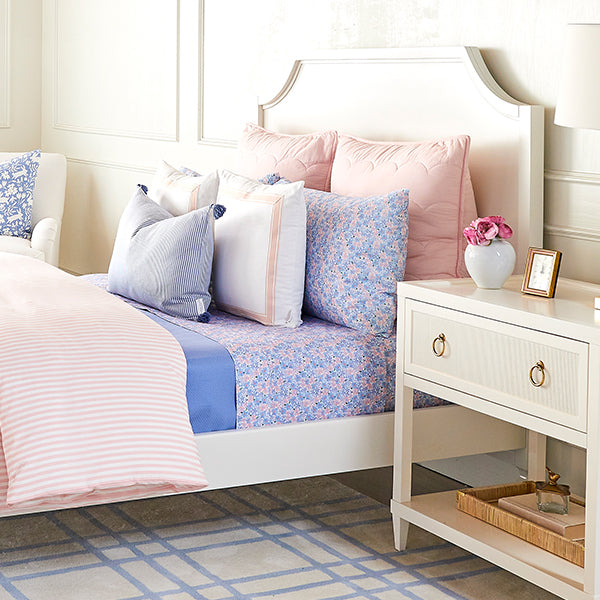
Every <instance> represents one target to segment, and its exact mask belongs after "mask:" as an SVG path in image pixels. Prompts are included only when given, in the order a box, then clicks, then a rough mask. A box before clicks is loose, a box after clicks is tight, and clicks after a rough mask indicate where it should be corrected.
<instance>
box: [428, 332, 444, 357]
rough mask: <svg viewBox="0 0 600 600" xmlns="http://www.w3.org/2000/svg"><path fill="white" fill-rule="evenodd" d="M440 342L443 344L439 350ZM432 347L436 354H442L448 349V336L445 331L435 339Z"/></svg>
mask: <svg viewBox="0 0 600 600" xmlns="http://www.w3.org/2000/svg"><path fill="white" fill-rule="evenodd" d="M438 342H439V343H440V344H441V349H440V350H438ZM431 348H432V350H433V353H434V354H435V355H436V356H442V355H443V354H444V352H445V351H446V336H445V335H444V334H443V333H440V335H438V336H437V337H436V338H435V340H433V343H432V344H431Z"/></svg>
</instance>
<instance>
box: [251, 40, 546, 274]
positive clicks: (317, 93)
mask: <svg viewBox="0 0 600 600" xmlns="http://www.w3.org/2000/svg"><path fill="white" fill-rule="evenodd" d="M543 119H544V113H543V107H542V106H531V105H526V104H522V103H520V102H518V101H516V100H514V99H513V98H511V97H510V96H509V95H508V94H506V92H504V91H503V90H502V89H501V88H500V87H499V86H498V84H497V83H496V82H495V81H494V79H493V78H492V76H491V74H490V72H489V71H488V69H487V67H486V66H485V63H484V62H483V59H482V57H481V53H480V52H479V50H478V49H477V48H471V47H452V48H401V49H368V50H343V51H331V52H327V53H325V54H319V55H318V56H314V57H311V58H307V59H302V60H297V61H295V63H294V65H293V68H292V70H291V73H290V75H289V77H288V80H287V81H286V82H285V84H284V86H283V87H282V89H281V91H280V92H279V93H278V94H277V95H276V96H275V98H273V99H272V100H269V101H268V102H264V103H261V104H260V105H259V114H258V122H259V124H260V125H262V126H264V127H266V128H268V129H271V130H274V131H280V132H282V133H308V132H312V131H321V130H326V129H335V130H337V131H339V132H341V133H348V134H351V135H356V136H360V137H364V138H367V139H371V140H401V141H413V140H414V141H419V140H428V139H436V138H440V137H445V136H450V135H459V134H468V135H470V136H471V153H470V161H469V165H470V169H471V176H472V179H473V187H474V190H475V199H476V202H477V208H478V214H479V215H480V216H488V215H496V214H499V215H502V216H504V217H506V220H507V222H508V223H509V224H510V225H511V226H512V227H513V229H514V232H515V234H514V237H513V238H512V242H513V245H514V246H515V250H516V251H517V264H516V267H515V272H523V270H524V267H525V260H526V255H527V248H528V247H529V246H538V247H541V246H542V245H543V135H544V134H543Z"/></svg>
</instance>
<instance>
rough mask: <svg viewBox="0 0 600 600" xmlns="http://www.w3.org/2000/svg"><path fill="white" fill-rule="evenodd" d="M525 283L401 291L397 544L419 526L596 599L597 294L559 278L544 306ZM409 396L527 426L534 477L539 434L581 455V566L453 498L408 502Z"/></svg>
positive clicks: (599, 544)
mask: <svg viewBox="0 0 600 600" xmlns="http://www.w3.org/2000/svg"><path fill="white" fill-rule="evenodd" d="M521 282H522V277H521V276H514V277H512V278H510V279H509V281H508V282H507V283H506V284H505V286H504V288H502V289H500V290H484V289H478V288H476V286H475V285H474V283H473V282H472V281H471V280H470V279H454V280H447V281H422V282H416V281H415V282H402V283H399V284H398V357H397V378H396V389H397V392H396V416H395V450H394V492H393V498H392V503H391V508H392V515H393V521H394V535H395V541H396V547H397V548H398V549H399V550H401V549H403V548H404V547H405V543H406V532H407V529H408V523H414V524H415V525H417V526H419V527H421V528H423V529H425V530H428V531H430V532H432V533H434V534H436V535H438V536H440V537H442V538H444V539H446V540H448V541H450V542H452V543H453V544H456V545H457V546H461V547H463V548H465V549H466V550H468V551H470V552H472V553H474V554H476V555H478V556H481V557H482V558H484V559H486V560H489V561H490V562H492V563H495V564H497V565H499V566H500V567H502V568H504V569H506V570H508V571H511V572H513V573H515V574H516V575H518V576H520V577H523V578H524V579H527V580H529V581H531V582H532V583H534V584H536V585H538V586H540V587H542V588H545V589H547V590H549V591H551V592H552V593H554V594H557V595H559V596H561V597H563V598H568V599H579V598H581V599H583V598H587V599H591V598H600V539H599V532H598V528H599V522H600V519H599V516H600V514H599V513H600V462H599V457H600V311H596V310H594V297H595V296H597V295H600V287H598V286H594V285H591V284H586V283H581V282H576V281H569V280H564V279H561V280H560V281H559V282H558V285H557V293H556V297H555V298H553V299H549V298H540V297H536V296H530V295H525V294H522V293H521V292H520V286H521ZM413 389H418V390H422V391H424V392H427V393H430V394H434V395H436V396H439V397H441V398H444V399H446V400H449V401H450V402H453V403H455V404H458V405H462V406H463V407H465V408H467V409H470V410H471V411H476V412H477V413H482V414H484V415H488V416H491V417H494V418H496V419H499V420H501V421H504V422H507V423H511V424H514V425H518V426H520V427H523V428H525V429H526V430H528V431H529V432H530V437H529V440H530V449H529V456H530V466H529V471H530V472H529V476H530V478H536V479H543V467H544V461H545V456H544V446H545V436H549V437H553V438H555V439H558V440H562V441H564V442H568V443H569V444H572V445H575V446H579V447H581V448H584V449H586V450H587V455H586V456H587V464H586V505H587V508H586V544H585V546H586V549H585V567H584V568H582V567H578V566H576V565H575V564H573V563H571V562H568V561H566V560H564V559H562V558H559V557H557V556H555V555H553V554H550V553H549V552H546V551H545V550H542V549H540V548H538V547H536V546H534V545H532V544H529V543H527V542H525V541H522V540H520V539H519V538H517V537H515V536H512V535H511V534H509V533H506V532H504V531H502V530H500V529H497V528H495V527H493V526H492V525H489V524H488V523H485V522H483V521H480V520H478V519H476V518H475V517H472V516H470V515H468V514H465V513H463V512H461V511H459V510H458V509H457V508H456V493H455V492H442V493H436V494H427V495H424V496H415V497H412V498H411V494H410V486H411V481H410V477H411V474H410V473H411V462H412V453H413V444H412V433H413V405H412V390H413ZM564 478H565V480H567V479H568V474H567V473H565V474H564ZM505 483H508V482H505Z"/></svg>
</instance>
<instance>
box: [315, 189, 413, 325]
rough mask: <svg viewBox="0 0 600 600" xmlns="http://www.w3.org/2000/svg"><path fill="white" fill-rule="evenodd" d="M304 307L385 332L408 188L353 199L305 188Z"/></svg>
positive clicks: (402, 248) (398, 269) (391, 317)
mask: <svg viewBox="0 0 600 600" xmlns="http://www.w3.org/2000/svg"><path fill="white" fill-rule="evenodd" d="M305 198H306V283H305V289H304V311H305V312H306V313H307V314H310V315H313V316H315V317H319V318H320V319H324V320H326V321H330V322H332V323H337V324H339V325H345V326H346V327H351V328H353V329H357V330H359V331H364V332H365V333H371V334H377V335H390V334H392V333H393V330H394V322H395V319H396V282H398V281H401V280H402V279H403V277H404V268H405V264H406V242H407V238H408V191H407V190H401V191H398V192H392V193H390V194H382V195H376V196H369V197H366V198H352V197H347V196H340V195H337V194H332V193H328V192H320V191H316V190H310V189H307V190H305Z"/></svg>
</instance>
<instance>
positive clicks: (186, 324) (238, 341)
mask: <svg viewBox="0 0 600 600" xmlns="http://www.w3.org/2000/svg"><path fill="white" fill-rule="evenodd" d="M85 277H86V279H88V280H89V281H91V282H92V283H94V284H95V285H98V286H100V287H104V288H105V287H106V275H103V274H98V275H86V276H85ZM124 300H126V301H127V302H129V303H130V304H132V305H133V306H136V307H137V308H139V309H141V310H145V311H146V312H148V314H149V315H152V318H154V319H155V320H157V322H159V323H161V324H163V326H165V327H166V328H167V329H169V331H170V332H171V333H172V334H173V335H174V337H175V338H176V339H178V341H179V342H180V344H181V345H182V348H183V350H184V353H185V354H186V359H187V361H188V369H190V371H191V376H190V378H189V380H188V384H189V387H188V396H189V397H188V403H189V404H190V416H191V418H192V414H196V412H197V413H198V414H200V415H203V416H202V417H200V418H199V419H197V420H194V421H195V422H194V421H193V422H192V427H193V430H194V432H195V433H200V432H201V431H216V430H218V429H227V428H233V427H237V428H238V429H247V428H252V427H263V426H268V425H275V424H283V423H298V422H303V421H315V420H323V419H330V418H338V417H348V416H356V415H364V414H373V413H380V412H386V411H390V410H393V408H394V394H395V390H394V381H395V360H396V353H395V343H396V340H395V337H394V336H392V337H380V336H374V335H370V334H365V333H362V332H359V331H356V330H354V329H350V328H347V327H342V326H340V325H335V324H333V323H329V322H327V321H322V320H320V319H317V318H314V317H307V316H304V317H303V323H302V325H301V326H300V327H297V328H287V327H267V326H264V325H261V324H260V323H257V322H255V321H251V320H248V319H245V318H243V317H237V316H235V315H231V314H229V313H225V312H222V311H218V310H212V309H211V319H210V322H209V323H199V322H196V321H190V320H187V319H181V318H178V317H172V316H170V315H165V314H164V313H161V312H160V311H157V310H156V309H151V308H148V307H145V306H142V305H140V304H138V303H136V302H133V301H130V300H127V299H124ZM196 334H201V335H200V336H197V337H198V338H202V337H204V338H208V339H207V340H206V341H202V342H196V341H194V338H195V335H196ZM196 343H199V344H200V347H201V348H200V349H198V348H197V347H196ZM219 346H220V348H219ZM211 350H212V351H213V352H214V353H215V356H214V357H210V352H211ZM223 351H225V353H226V354H228V355H229V357H230V359H229V360H231V359H232V360H233V364H234V365H235V367H234V369H235V384H234V389H235V394H234V395H233V393H232V392H231V391H229V392H224V393H220V392H219V393H217V391H216V387H218V382H219V381H221V379H222V378H224V375H223V373H225V372H226V371H227V369H228V368H230V366H231V363H230V362H229V361H228V360H227V357H226V356H225V355H224V354H223ZM218 356H220V357H221V358H220V359H218V360H222V361H223V363H222V364H221V366H220V367H219V368H218V369H219V370H218V371H216V372H215V373H214V374H211V371H212V370H213V369H216V368H217V367H215V366H214V365H215V360H216V361H217V362H218V360H217V357H218ZM223 365H229V367H227V366H223ZM194 373H195V375H194ZM198 384H200V386H198ZM205 384H207V386H205ZM203 386H204V391H203ZM228 388H229V390H231V389H232V386H231V385H228ZM228 394H230V395H229V399H227V397H228ZM202 396H204V398H203V399H199V398H201V397H202ZM196 402H199V404H198V405H196ZM211 403H215V404H217V405H218V406H213V408H210V404H211ZM234 403H235V422H234V423H233V422H232V418H231V415H232V414H233V412H234V408H233V407H234ZM441 403H442V401H441V400H439V399H438V398H435V397H432V396H429V395H427V394H423V393H422V392H416V393H415V407H416V408H417V407H424V406H435V405H438V404H441ZM195 406H199V408H195ZM226 406H227V407H226ZM211 413H214V416H210V414H211ZM202 421H204V423H205V424H204V425H203V424H202ZM213 421H214V422H213ZM217 423H219V424H217ZM207 424H208V425H207Z"/></svg>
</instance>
